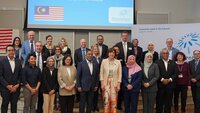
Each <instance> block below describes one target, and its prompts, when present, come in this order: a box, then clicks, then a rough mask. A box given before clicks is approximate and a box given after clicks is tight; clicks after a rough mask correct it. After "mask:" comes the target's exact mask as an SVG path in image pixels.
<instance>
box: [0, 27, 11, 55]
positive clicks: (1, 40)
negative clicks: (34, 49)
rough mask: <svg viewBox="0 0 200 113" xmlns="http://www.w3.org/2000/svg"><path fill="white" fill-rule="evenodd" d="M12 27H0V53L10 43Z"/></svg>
mask: <svg viewBox="0 0 200 113" xmlns="http://www.w3.org/2000/svg"><path fill="white" fill-rule="evenodd" d="M12 35H13V30H12V29H2V28H1V29H0V54H2V53H5V49H6V46H7V45H10V44H12Z"/></svg>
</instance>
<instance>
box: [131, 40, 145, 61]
mask: <svg viewBox="0 0 200 113" xmlns="http://www.w3.org/2000/svg"><path fill="white" fill-rule="evenodd" d="M132 43H133V54H134V55H135V56H136V62H137V64H138V65H140V64H141V61H142V53H143V49H142V48H141V47H140V46H138V44H139V40H138V39H136V38H134V39H133V40H132Z"/></svg>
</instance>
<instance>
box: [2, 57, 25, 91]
mask: <svg viewBox="0 0 200 113" xmlns="http://www.w3.org/2000/svg"><path fill="white" fill-rule="evenodd" d="M21 71H22V66H21V61H20V60H19V59H16V58H15V69H14V73H13V72H12V69H11V66H10V63H9V60H8V57H5V58H3V59H2V60H1V61H0V87H1V90H7V91H8V89H7V88H6V86H7V85H16V84H20V83H21Z"/></svg>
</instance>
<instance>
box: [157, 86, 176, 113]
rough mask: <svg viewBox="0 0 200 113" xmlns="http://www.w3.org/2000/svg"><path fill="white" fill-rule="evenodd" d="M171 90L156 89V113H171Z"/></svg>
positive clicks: (164, 88)
mask: <svg viewBox="0 0 200 113" xmlns="http://www.w3.org/2000/svg"><path fill="white" fill-rule="evenodd" d="M172 95H173V88H166V87H162V88H159V89H158V92H157V97H156V113H163V110H164V113H171V105H172Z"/></svg>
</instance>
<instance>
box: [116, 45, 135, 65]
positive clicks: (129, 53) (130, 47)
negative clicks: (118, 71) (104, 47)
mask: <svg viewBox="0 0 200 113" xmlns="http://www.w3.org/2000/svg"><path fill="white" fill-rule="evenodd" d="M115 46H117V47H118V48H119V50H120V53H119V56H120V58H122V60H123V61H124V62H125V61H127V58H128V56H129V55H133V44H132V43H130V42H127V53H126V58H124V57H125V56H124V49H123V43H122V42H119V43H117V44H116V45H115ZM124 59H126V60H124Z"/></svg>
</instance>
